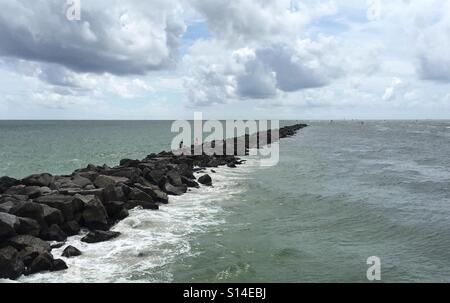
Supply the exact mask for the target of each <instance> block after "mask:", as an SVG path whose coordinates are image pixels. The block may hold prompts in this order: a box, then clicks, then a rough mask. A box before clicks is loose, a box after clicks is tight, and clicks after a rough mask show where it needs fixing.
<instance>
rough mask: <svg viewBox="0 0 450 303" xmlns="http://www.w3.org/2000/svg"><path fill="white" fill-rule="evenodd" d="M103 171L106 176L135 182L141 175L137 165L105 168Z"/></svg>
mask: <svg viewBox="0 0 450 303" xmlns="http://www.w3.org/2000/svg"><path fill="white" fill-rule="evenodd" d="M103 173H104V174H105V175H108V176H114V177H121V178H126V179H128V180H130V181H129V182H131V183H135V182H137V181H138V180H139V178H140V177H141V175H142V171H141V170H140V169H139V168H137V167H117V168H112V169H109V170H106V171H104V172H103ZM124 183H125V182H124Z"/></svg>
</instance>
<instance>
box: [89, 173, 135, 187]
mask: <svg viewBox="0 0 450 303" xmlns="http://www.w3.org/2000/svg"><path fill="white" fill-rule="evenodd" d="M129 182H130V179H128V178H124V177H115V176H105V175H99V176H98V177H97V178H95V181H94V185H95V186H96V187H97V188H106V187H108V186H116V185H117V184H120V183H124V184H126V183H129Z"/></svg>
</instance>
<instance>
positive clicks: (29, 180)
mask: <svg viewBox="0 0 450 303" xmlns="http://www.w3.org/2000/svg"><path fill="white" fill-rule="evenodd" d="M53 181H54V177H53V176H52V175H50V174H47V173H44V174H36V175H31V176H28V177H26V178H24V179H22V183H23V184H25V185H27V186H41V187H43V186H45V187H50V185H51V184H52V183H53Z"/></svg>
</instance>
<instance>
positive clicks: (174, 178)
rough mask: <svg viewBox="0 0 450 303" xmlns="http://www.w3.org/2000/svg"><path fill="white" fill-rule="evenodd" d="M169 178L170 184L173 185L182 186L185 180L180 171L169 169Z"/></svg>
mask: <svg viewBox="0 0 450 303" xmlns="http://www.w3.org/2000/svg"><path fill="white" fill-rule="evenodd" d="M167 179H168V181H169V182H170V184H172V185H173V186H182V185H183V182H182V180H181V176H180V174H179V173H178V172H176V171H173V170H172V171H169V172H168V173H167Z"/></svg>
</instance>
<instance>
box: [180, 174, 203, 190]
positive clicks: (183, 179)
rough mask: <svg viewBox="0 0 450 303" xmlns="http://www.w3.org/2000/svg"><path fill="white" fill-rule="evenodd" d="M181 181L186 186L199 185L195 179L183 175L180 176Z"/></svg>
mask: <svg viewBox="0 0 450 303" xmlns="http://www.w3.org/2000/svg"><path fill="white" fill-rule="evenodd" d="M181 181H182V182H183V184H185V185H186V186H187V187H195V188H198V187H200V185H199V184H198V183H197V182H195V181H194V180H192V179H189V178H186V177H185V176H182V177H181Z"/></svg>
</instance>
